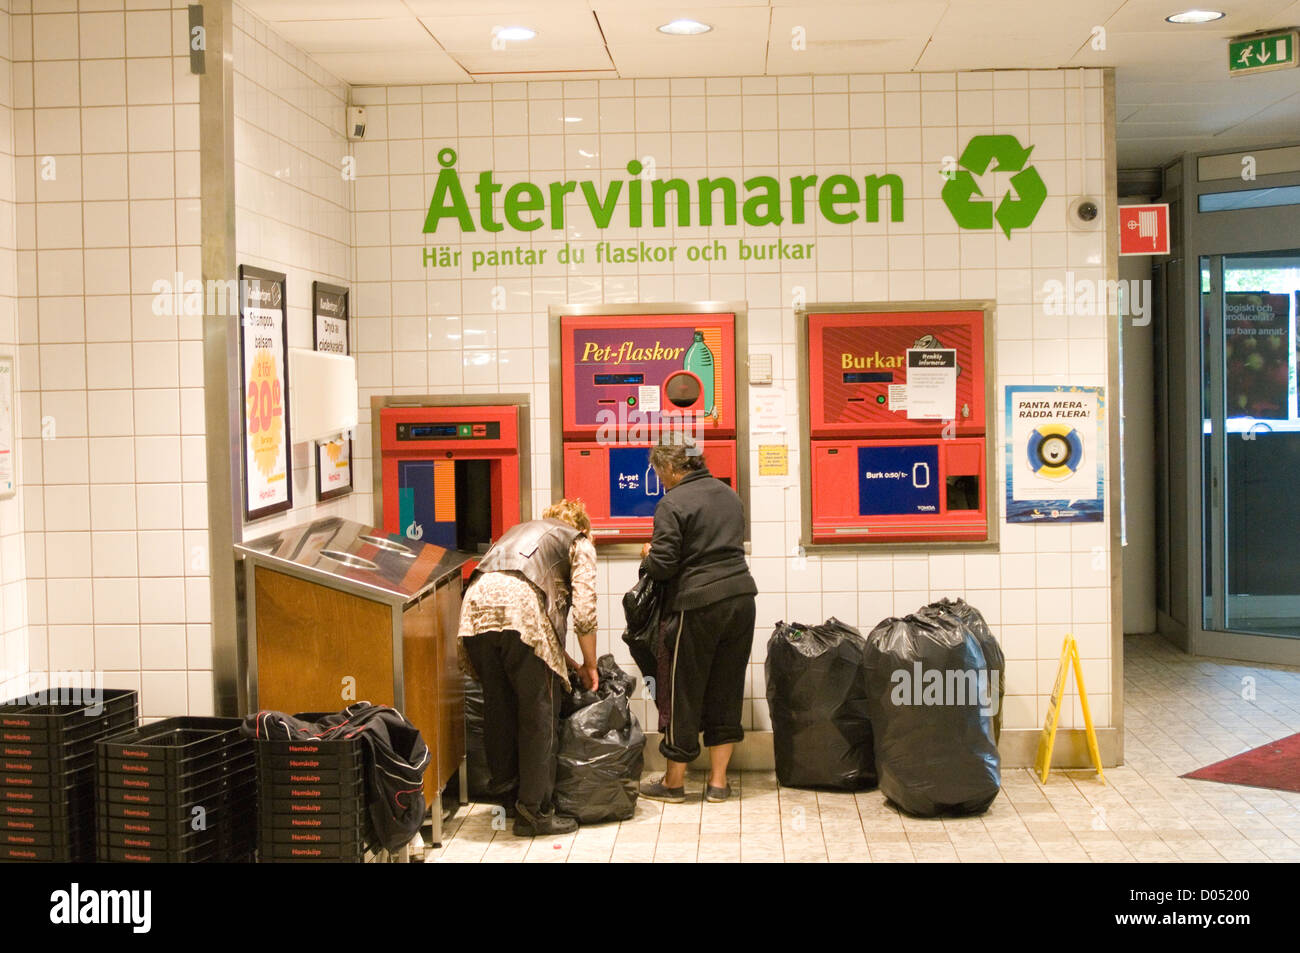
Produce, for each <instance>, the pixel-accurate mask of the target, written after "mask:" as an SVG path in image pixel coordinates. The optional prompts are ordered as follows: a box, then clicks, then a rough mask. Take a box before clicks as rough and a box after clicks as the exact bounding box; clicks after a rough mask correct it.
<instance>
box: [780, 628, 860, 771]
mask: <svg viewBox="0 0 1300 953" xmlns="http://www.w3.org/2000/svg"><path fill="white" fill-rule="evenodd" d="M865 648H866V642H865V641H864V640H863V638H862V635H861V633H860V632H858V630H857V629H855V628H853V627H852V626H850V625H845V624H844V623H843V622H841V621H839V619H835V618H831V619H827V620H826V621H825V622H824V623H823V624H822V625H811V626H805V625H798V624H791V625H787V624H786V623H784V622H778V623H777V626H776V630H775V631H774V632H773V633H772V637H771V639H769V640H768V643H767V662H766V664H765V665H764V670H765V672H766V676H767V704H768V709H769V710H770V711H771V715H772V744H773V748H774V750H775V754H776V777H777V780H778V781H780V782H781V783H782V784H784V785H786V786H787V787H819V788H840V789H846V790H853V789H856V788H868V787H871V786H872V785H874V784H875V783H876V765H875V753H874V750H873V748H872V740H871V716H870V713H869V711H868V707H867V686H866V681H865V679H864V678H863V669H862V657H863V651H864V650H865Z"/></svg>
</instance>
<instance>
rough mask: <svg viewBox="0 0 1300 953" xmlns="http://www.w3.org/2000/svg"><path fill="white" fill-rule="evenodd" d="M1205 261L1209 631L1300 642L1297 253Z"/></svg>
mask: <svg viewBox="0 0 1300 953" xmlns="http://www.w3.org/2000/svg"><path fill="white" fill-rule="evenodd" d="M1200 265H1201V269H1200V270H1201V315H1202V322H1203V323H1202V328H1203V332H1204V333H1203V338H1202V340H1203V342H1204V353H1203V357H1204V361H1203V371H1202V374H1203V377H1202V395H1203V407H1202V422H1203V426H1202V450H1203V454H1204V456H1203V460H1204V463H1205V466H1204V469H1203V477H1202V479H1203V481H1204V493H1203V497H1202V499H1203V500H1204V501H1205V510H1204V514H1203V515H1204V523H1203V528H1204V534H1203V539H1204V542H1205V551H1204V566H1203V569H1204V573H1205V589H1204V593H1205V599H1204V616H1205V617H1204V620H1203V623H1204V627H1205V629H1207V630H1213V631H1218V632H1227V633H1242V634H1243V635H1244V634H1251V635H1260V636H1277V637H1289V638H1296V639H1300V408H1298V407H1297V399H1296V360H1297V344H1298V342H1297V326H1296V325H1297V311H1300V250H1287V251H1279V252H1271V253H1251V254H1237V255H1212V256H1205V257H1203V258H1201V261H1200Z"/></svg>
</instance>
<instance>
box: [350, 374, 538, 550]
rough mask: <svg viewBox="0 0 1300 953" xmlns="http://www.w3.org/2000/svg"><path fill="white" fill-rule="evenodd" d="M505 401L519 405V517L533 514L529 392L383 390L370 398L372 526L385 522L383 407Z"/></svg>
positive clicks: (490, 404) (475, 404)
mask: <svg viewBox="0 0 1300 953" xmlns="http://www.w3.org/2000/svg"><path fill="white" fill-rule="evenodd" d="M500 404H505V405H509V406H513V407H517V408H519V519H520V521H521V522H522V521H527V520H530V519H532V518H533V453H532V443H533V422H532V417H531V416H530V415H529V413H528V408H529V406H530V404H531V398H530V397H529V395H528V394H450V395H449V394H422V395H409V394H383V395H376V396H374V397H371V398H370V485H371V490H372V493H371V497H372V499H373V501H374V503H373V508H374V513H375V522H374V525H375V526H383V525H384V466H383V450H382V447H381V441H382V439H383V438H382V436H381V435H380V430H379V412H380V411H381V410H383V409H384V408H386V407H490V406H494V405H500Z"/></svg>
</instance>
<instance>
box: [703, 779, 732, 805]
mask: <svg viewBox="0 0 1300 953" xmlns="http://www.w3.org/2000/svg"><path fill="white" fill-rule="evenodd" d="M729 797H731V782H730V781H728V782H727V783H726V784H724V785H723V786H722V787H720V788H715V787H714V786H713V785H712V784H710V783H709V782H708V780H707V779H706V780H705V782H704V799H705V800H706V801H708V802H709V803H710V804H717V803H718V802H719V801H725V800H726V799H727V798H729Z"/></svg>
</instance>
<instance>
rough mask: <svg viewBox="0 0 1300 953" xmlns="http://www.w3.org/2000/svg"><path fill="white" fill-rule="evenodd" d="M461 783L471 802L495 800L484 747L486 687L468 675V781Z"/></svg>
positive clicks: (466, 712)
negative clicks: (484, 691)
mask: <svg viewBox="0 0 1300 953" xmlns="http://www.w3.org/2000/svg"><path fill="white" fill-rule="evenodd" d="M461 781H462V783H464V784H465V785H466V796H467V797H468V798H469V799H470V800H471V801H482V800H490V799H492V797H493V796H494V793H493V791H492V774H491V772H490V771H488V763H487V749H486V748H485V747H484V745H483V683H482V682H480V681H478V680H477V679H473V678H470V677H469V676H468V675H467V676H465V777H464V778H462V779H461ZM512 806H513V805H512Z"/></svg>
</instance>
